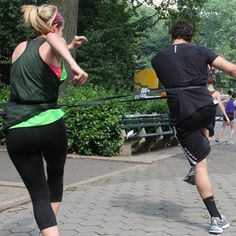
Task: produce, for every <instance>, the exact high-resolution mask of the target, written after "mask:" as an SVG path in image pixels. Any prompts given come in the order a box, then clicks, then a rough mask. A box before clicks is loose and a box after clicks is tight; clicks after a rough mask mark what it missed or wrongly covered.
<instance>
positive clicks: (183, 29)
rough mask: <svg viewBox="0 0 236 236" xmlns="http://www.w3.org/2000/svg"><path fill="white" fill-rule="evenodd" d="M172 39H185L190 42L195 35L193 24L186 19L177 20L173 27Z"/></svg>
mask: <svg viewBox="0 0 236 236" xmlns="http://www.w3.org/2000/svg"><path fill="white" fill-rule="evenodd" d="M171 36H172V40H174V39H183V40H185V41H186V42H188V43H190V42H191V40H192V37H193V26H192V24H191V23H190V22H188V21H186V20H180V21H177V22H176V23H175V24H174V25H173V26H172V29H171Z"/></svg>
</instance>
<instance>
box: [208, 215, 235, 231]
mask: <svg viewBox="0 0 236 236" xmlns="http://www.w3.org/2000/svg"><path fill="white" fill-rule="evenodd" d="M229 226H230V224H229V222H228V220H227V219H226V218H225V217H224V216H223V215H221V219H220V218H219V217H212V218H211V226H210V228H209V230H208V232H209V233H210V234H222V233H223V231H224V229H227V228H229Z"/></svg>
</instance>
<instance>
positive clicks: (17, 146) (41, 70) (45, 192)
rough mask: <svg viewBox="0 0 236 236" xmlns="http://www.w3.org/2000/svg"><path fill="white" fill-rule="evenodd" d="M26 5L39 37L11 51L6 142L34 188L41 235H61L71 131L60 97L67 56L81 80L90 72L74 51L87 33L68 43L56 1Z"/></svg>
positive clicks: (26, 14) (78, 81)
mask: <svg viewBox="0 0 236 236" xmlns="http://www.w3.org/2000/svg"><path fill="white" fill-rule="evenodd" d="M21 11H22V13H23V17H24V20H25V22H26V23H27V24H28V25H29V26H31V27H32V28H33V29H34V30H35V31H36V32H37V35H38V37H36V38H35V39H33V40H31V41H24V42H22V43H20V44H19V45H18V46H17V47H16V48H15V50H14V52H13V54H12V66H11V73H10V85H11V93H10V98H9V102H8V103H7V104H6V105H5V107H4V122H3V125H4V129H5V133H6V145H7V150H8V153H9V156H10V158H11V160H12V162H13V164H14V165H15V167H16V169H17V171H18V173H19V174H20V176H21V178H22V180H23V182H24V184H25V186H26V188H27V190H28V192H29V194H30V197H31V200H32V204H33V211H34V217H35V220H36V223H37V224H38V227H39V229H40V231H41V233H42V235H43V236H58V235H59V230H58V226H57V220H56V214H57V212H58V210H59V206H60V203H61V201H62V195H63V175H64V165H65V161H66V155H67V134H66V127H65V124H64V120H63V115H64V113H63V111H62V110H61V109H59V108H58V106H57V99H58V92H59V86H60V84H61V83H62V82H63V81H64V80H65V79H66V76H67V73H66V70H65V66H64V61H66V62H67V63H68V65H69V66H70V69H71V70H72V72H73V74H74V82H75V83H76V84H79V85H83V84H84V83H85V82H86V80H87V78H88V74H87V73H86V72H85V71H84V70H82V69H81V68H80V67H79V65H78V64H77V63H76V61H75V60H74V59H73V57H72V56H71V54H70V52H69V49H73V48H77V47H78V46H79V45H80V44H81V43H82V42H83V41H85V40H86V38H85V37H84V36H80V37H79V36H75V38H74V39H73V41H72V42H71V44H69V45H67V44H66V42H65V40H64V39H63V38H62V31H63V28H64V19H63V17H62V15H61V14H60V13H59V11H58V9H57V7H56V6H54V5H49V4H44V5H41V6H34V5H24V6H23V7H22V8H21ZM43 160H45V162H46V173H45V171H44V162H43Z"/></svg>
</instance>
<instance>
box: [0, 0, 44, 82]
mask: <svg viewBox="0 0 236 236" xmlns="http://www.w3.org/2000/svg"><path fill="white" fill-rule="evenodd" d="M43 2H45V1H43V0H37V3H38V4H41V3H43ZM23 4H35V1H34V0H24V1H22V0H12V1H5V0H0V22H1V24H0V81H2V82H5V83H9V71H10V65H11V54H12V52H13V49H14V48H15V46H16V45H17V44H18V43H19V42H21V41H23V40H27V39H30V38H32V37H33V35H34V32H33V31H32V30H30V29H29V28H26V27H24V25H23V21H22V17H21V13H20V7H21V6H22V5H23Z"/></svg>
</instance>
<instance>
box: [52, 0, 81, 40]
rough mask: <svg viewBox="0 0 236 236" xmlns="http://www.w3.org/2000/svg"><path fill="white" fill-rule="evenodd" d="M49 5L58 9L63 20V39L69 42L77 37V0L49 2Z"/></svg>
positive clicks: (54, 0) (53, 0)
mask: <svg viewBox="0 0 236 236" xmlns="http://www.w3.org/2000/svg"><path fill="white" fill-rule="evenodd" d="M48 2H49V3H50V4H52V5H55V6H57V7H58V9H59V11H60V12H61V13H62V15H63V18H64V20H65V28H64V30H63V37H65V39H66V40H67V41H68V42H69V41H71V40H72V38H73V37H74V36H75V35H77V23H78V6H79V0H49V1H48Z"/></svg>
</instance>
